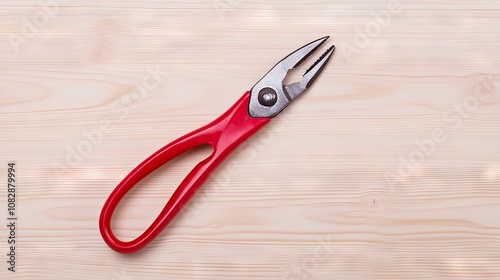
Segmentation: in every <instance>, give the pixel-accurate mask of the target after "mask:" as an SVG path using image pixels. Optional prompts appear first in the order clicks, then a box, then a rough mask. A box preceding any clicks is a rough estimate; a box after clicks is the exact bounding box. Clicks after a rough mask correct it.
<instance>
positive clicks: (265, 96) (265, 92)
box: [259, 87, 278, 107]
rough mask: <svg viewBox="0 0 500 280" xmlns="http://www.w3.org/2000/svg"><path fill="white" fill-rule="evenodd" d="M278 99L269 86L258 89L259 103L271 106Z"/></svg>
mask: <svg viewBox="0 0 500 280" xmlns="http://www.w3.org/2000/svg"><path fill="white" fill-rule="evenodd" d="M277 101H278V94H277V93H276V91H275V90H274V89H272V88H270V87H265V88H263V89H261V90H260V91H259V103H260V104H261V105H262V106H266V107H271V106H273V105H274V104H276V102H277Z"/></svg>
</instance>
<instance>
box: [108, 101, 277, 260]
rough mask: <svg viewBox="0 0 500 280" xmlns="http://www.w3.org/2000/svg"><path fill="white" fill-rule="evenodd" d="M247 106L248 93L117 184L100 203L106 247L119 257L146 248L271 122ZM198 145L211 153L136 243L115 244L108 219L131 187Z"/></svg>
mask: <svg viewBox="0 0 500 280" xmlns="http://www.w3.org/2000/svg"><path fill="white" fill-rule="evenodd" d="M249 102H250V92H246V93H245V94H244V95H243V96H242V97H241V98H240V99H239V100H238V101H237V102H236V103H235V104H234V105H233V106H232V107H231V108H230V109H229V110H227V111H226V112H225V113H224V114H223V115H221V116H220V117H218V118H217V119H215V120H214V121H212V122H211V123H209V124H208V125H205V126H204V127H201V128H199V129H197V130H195V131H193V132H191V133H188V134H186V135H184V136H182V137H180V138H178V139H176V140H174V141H173V142H171V143H170V144H168V145H166V146H165V147H163V148H161V149H160V150H158V151H157V152H156V153H154V154H152V155H151V156H150V157H148V158H147V159H146V160H144V161H143V162H142V163H140V164H139V165H138V166H137V167H136V168H135V169H134V170H132V171H131V172H130V173H129V174H128V175H127V176H126V177H125V178H124V179H123V180H122V181H121V182H120V184H118V186H117V187H116V188H115V189H114V190H113V192H112V193H111V194H110V196H109V197H108V199H107V201H106V202H105V203H104V206H103V209H102V212H101V216H100V219H99V229H100V231H101V235H102V238H103V239H104V241H105V242H106V243H107V244H108V246H109V247H111V248H112V249H113V250H115V251H117V252H120V253H134V252H137V251H139V250H141V249H142V248H144V247H145V246H146V245H148V244H149V243H150V242H151V241H153V239H154V238H156V237H157V236H158V235H159V234H160V233H161V231H163V229H164V228H165V227H166V226H167V225H168V224H169V223H170V222H171V221H172V220H173V219H174V217H175V216H176V215H177V214H178V213H179V211H180V210H181V209H182V207H183V206H184V205H185V204H186V203H187V202H188V201H189V199H191V197H193V195H194V194H195V193H196V191H197V190H198V189H199V188H200V187H201V185H202V184H203V182H205V180H206V179H207V178H208V177H209V176H210V174H211V173H212V172H213V171H214V170H215V168H217V166H218V165H219V164H220V163H221V162H222V161H223V160H224V159H225V158H226V157H227V156H228V155H229V154H230V153H231V152H232V151H233V150H234V149H235V148H236V147H237V146H238V145H239V144H241V143H242V142H243V141H245V140H246V139H247V138H248V137H250V136H251V135H252V134H254V133H255V132H256V131H257V130H259V129H260V128H261V127H262V126H264V125H265V124H267V123H268V122H269V121H270V120H271V119H270V118H252V117H250V116H249V115H248V104H249ZM202 144H210V145H212V146H213V147H214V151H213V152H212V154H211V155H210V156H209V157H208V158H206V159H204V160H203V161H201V162H200V163H198V164H197V165H196V166H195V167H194V168H193V170H191V172H190V173H189V174H188V175H187V176H186V178H185V179H184V180H183V181H182V182H181V184H180V185H179V187H178V188H177V189H176V190H175V192H174V193H173V195H172V197H171V198H170V199H169V201H168V202H167V204H166V205H165V207H164V208H163V210H162V211H161V212H160V214H159V215H158V217H157V218H156V219H155V220H154V221H153V223H152V224H151V225H150V226H149V227H148V228H147V229H146V231H145V232H144V233H142V234H141V235H140V236H139V237H137V238H136V239H134V240H132V241H127V242H124V241H121V240H119V239H118V238H117V237H116V236H115V235H114V234H113V232H112V230H111V218H112V215H113V212H114V210H115V208H116V206H117V205H118V203H119V202H120V200H121V199H122V198H123V197H124V196H125V194H126V193H127V192H128V191H129V190H130V189H131V188H132V187H133V186H134V185H135V184H137V183H138V182H139V181H141V180H142V179H143V178H144V177H146V176H148V175H149V174H150V173H151V172H153V171H154V170H156V169H157V168H159V167H160V166H162V165H163V164H165V163H167V162H168V161H170V160H172V159H173V158H175V157H177V156H179V155H180V154H182V153H184V152H185V151H187V150H189V149H192V148H194V147H197V146H199V145H202Z"/></svg>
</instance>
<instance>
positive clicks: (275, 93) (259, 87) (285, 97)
mask: <svg viewBox="0 0 500 280" xmlns="http://www.w3.org/2000/svg"><path fill="white" fill-rule="evenodd" d="M329 37H330V36H325V37H322V38H319V39H317V40H315V41H312V42H311V43H309V44H307V45H305V46H303V47H301V48H299V49H298V50H296V51H294V52H292V53H291V54H289V55H288V56H286V57H285V58H283V59H282V60H281V61H280V62H278V63H277V64H276V65H275V66H274V67H273V68H272V69H271V70H269V72H267V74H266V75H265V76H264V77H262V79H260V81H258V82H257V84H255V85H254V86H253V88H252V89H251V90H250V104H249V108H248V111H249V114H250V116H252V117H255V118H259V117H260V118H263V117H266V118H271V117H274V116H276V115H277V114H279V113H280V112H281V111H283V109H285V107H286V106H288V104H290V103H291V102H292V101H293V100H295V99H296V98H297V97H298V96H299V95H301V94H302V93H304V92H305V91H306V89H308V88H309V87H310V86H311V85H312V84H313V83H314V81H315V80H316V78H317V77H318V76H319V74H320V73H321V71H322V70H323V68H324V67H325V65H326V63H327V62H328V60H329V59H330V57H331V56H332V54H333V51H334V50H335V46H331V47H330V48H328V50H326V52H325V53H323V54H322V55H321V57H320V58H319V59H318V60H317V61H316V62H315V63H314V64H313V65H312V66H311V67H310V68H309V69H308V70H307V71H306V72H305V73H304V75H303V77H302V80H301V81H300V82H296V83H293V84H290V85H284V84H283V81H284V80H285V77H286V75H287V73H288V71H289V70H291V69H293V68H295V67H297V66H299V65H300V64H301V63H302V62H303V61H304V60H306V59H307V58H308V57H309V56H310V55H311V54H312V53H314V52H315V51H316V50H317V49H318V48H319V47H320V46H321V45H322V44H323V43H324V42H325V41H326V40H327V39H328V38H329Z"/></svg>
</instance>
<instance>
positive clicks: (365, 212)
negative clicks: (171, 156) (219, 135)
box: [0, 0, 500, 280]
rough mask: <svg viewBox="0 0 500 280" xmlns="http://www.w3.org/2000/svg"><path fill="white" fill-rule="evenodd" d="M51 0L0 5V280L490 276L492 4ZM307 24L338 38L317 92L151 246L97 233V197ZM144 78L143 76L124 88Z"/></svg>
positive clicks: (499, 244)
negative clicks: (9, 221) (116, 247)
mask: <svg viewBox="0 0 500 280" xmlns="http://www.w3.org/2000/svg"><path fill="white" fill-rule="evenodd" d="M63 2H64V3H63ZM53 3H55V2H53ZM61 3H62V4H58V5H56V7H54V6H52V7H47V5H46V4H43V3H42V4H39V2H38V1H22V2H19V1H2V3H1V4H0V6H1V8H0V9H1V11H2V13H1V14H0V35H1V37H2V38H4V39H3V40H0V80H1V82H0V94H1V97H2V98H1V100H0V126H1V131H2V136H1V138H0V147H1V154H2V166H6V164H7V162H8V161H12V160H14V161H16V162H17V169H18V170H17V175H18V187H17V188H18V211H17V215H18V218H19V220H18V232H17V235H18V239H17V241H18V247H17V248H18V249H17V250H18V251H17V256H18V263H17V272H16V273H11V272H9V271H7V264H6V262H4V261H2V263H3V264H2V267H1V268H0V278H1V279H120V280H130V279H325V280H330V279H500V218H499V215H498V213H499V212H500V141H499V140H500V130H499V126H498V125H499V123H500V113H499V112H500V97H499V94H500V91H499V90H498V89H497V88H496V86H497V85H498V82H499V80H500V71H499V69H500V48H499V45H500V33H499V32H498V26H499V25H500V2H498V1H487V0H481V1H473V2H464V1H444V0H443V1H417V0H414V1H402V0H401V1H400V2H391V1H356V2H352V1H334V2H332V1H323V0H318V1H307V2H306V1H250V0H241V1H225V0H215V2H212V1H206V2H205V1H153V0H149V1H107V2H105V3H104V2H101V1H76V0H75V1H61ZM390 5H393V6H390ZM48 6H50V5H48ZM44 7H45V8H44ZM390 7H397V8H396V9H395V10H394V9H393V10H391V9H390ZM46 8H47V9H49V10H46ZM43 13H45V14H46V16H45V17H46V22H44V17H43ZM47 13H50V15H49V16H47ZM378 15H380V16H378ZM384 15H386V16H385V17H384ZM387 15H389V16H387ZM33 17H35V20H39V21H40V22H39V24H38V27H37V28H36V29H37V30H36V31H33V30H31V29H30V28H29V25H30V22H31V24H33V20H34V19H33ZM37 17H38V19H36V18H37ZM378 17H381V19H380V18H378ZM381 20H382V21H381ZM383 20H385V21H383ZM26 21H27V22H28V23H27V22H26ZM377 26H378V29H377ZM370 28H371V29H370ZM366 30H367V31H366ZM324 35H331V36H332V38H331V39H330V40H329V41H331V43H333V44H335V45H336V46H337V50H336V54H335V55H334V57H333V59H332V60H331V62H330V64H329V65H328V67H327V68H326V70H325V71H324V73H323V74H322V75H321V77H320V79H319V80H318V81H317V84H315V86H314V87H312V88H311V90H310V91H309V92H308V93H307V94H306V95H304V96H303V97H301V99H300V101H298V102H297V103H296V104H293V105H292V106H290V107H289V108H287V110H286V111H285V112H284V113H283V114H281V115H280V116H278V117H277V118H275V119H274V120H273V122H272V123H271V124H270V125H269V126H267V127H266V128H264V129H263V130H262V131H261V132H259V133H258V135H255V136H254V137H253V138H251V139H250V140H249V141H248V142H247V143H245V144H244V145H243V146H242V147H241V148H239V149H238V150H237V151H236V152H235V153H234V154H233V155H232V156H231V157H230V158H229V159H228V160H227V161H226V162H225V163H224V164H223V165H222V166H221V167H220V168H219V169H218V170H217V171H216V172H215V173H214V174H213V176H212V177H211V178H210V180H209V181H208V182H207V183H206V184H205V185H204V187H203V189H202V191H201V192H200V193H199V194H198V195H197V196H196V197H195V198H194V200H193V201H192V202H191V203H190V205H189V207H187V208H186V209H185V210H184V212H183V214H182V215H181V217H179V218H178V219H176V220H175V221H174V222H173V223H172V224H171V225H170V226H169V227H168V228H167V229H166V230H165V231H164V232H163V234H162V235H161V236H160V237H159V238H158V239H157V240H156V241H155V242H153V243H152V244H151V245H150V246H149V247H147V248H146V249H145V250H143V251H141V252H139V253H137V254H133V255H120V254H117V253H115V252H113V251H112V250H110V249H109V248H108V247H107V246H106V245H105V244H104V242H103V241H102V239H101V236H100V234H99V231H98V217H99V213H100V210H101V207H102V205H103V203H104V201H105V199H106V198H107V196H108V195H109V193H110V192H111V190H112V189H113V188H114V187H115V186H116V184H117V183H118V182H119V181H120V180H121V179H122V178H123V177H124V176H125V175H126V174H127V173H128V172H129V171H130V170H131V169H132V168H133V167H134V166H135V165H137V164H138V163H139V162H140V161H141V160H142V159H144V158H145V157H146V156H148V155H149V154H151V153H152V152H154V151H156V150H157V149H158V148H160V147H161V146H163V145H165V144H166V143H168V142H169V141H171V140H173V139H175V138H176V137H178V136H180V135H182V134H184V133H186V132H189V131H191V130H192V129H195V128H198V127H199V126H201V125H204V124H206V123H207V122H208V121H210V120H212V119H213V118H215V117H217V116H218V115H219V114H221V113H222V112H224V111H225V110H226V109H227V108H228V107H229V106H230V105H232V103H233V102H235V101H236V100H237V98H238V97H240V96H241V94H243V93H244V92H245V91H246V90H248V89H249V88H250V87H251V86H252V85H253V84H254V83H255V82H256V81H257V80H258V79H259V78H260V77H261V76H262V75H263V74H264V73H266V71H267V70H268V69H269V68H270V67H271V66H272V65H274V63H275V62H277V61H278V60H279V59H281V58H282V57H283V56H284V55H286V54H288V53H289V52H290V51H292V50H293V49H295V48H297V47H299V46H301V45H302V44H304V43H307V42H309V41H311V40H313V39H316V38H318V37H321V36H324ZM16 36H17V37H16ZM363 38H364V39H363ZM309 63H311V62H309ZM307 66H308V65H307V64H305V65H302V66H301V67H302V68H301V69H299V71H294V72H293V73H291V75H292V77H291V80H293V79H298V78H299V77H300V74H301V71H304V70H305V69H306V67H307ZM148 69H150V70H149V71H153V70H154V71H157V70H156V69H159V73H158V74H157V78H158V80H159V83H158V85H157V86H156V87H155V88H154V89H152V90H149V91H146V93H145V94H143V95H134V93H135V92H137V90H140V88H141V85H142V83H143V79H144V77H145V76H147V75H150V74H148V73H149V72H148ZM151 69H153V70H151ZM478 94H479V95H478ZM481 94H483V95H482V96H483V97H484V98H483V99H482V100H480V101H479V102H475V101H474V100H476V101H477V100H479V99H478V96H481ZM138 96H142V97H138ZM460 108H461V109H460ZM467 108H468V109H467ZM460 110H461V112H460ZM103 124H104V125H110V128H109V129H104V130H102V129H101V128H102V125H103ZM435 131H438V133H440V136H439V137H437V138H436V137H434V134H435ZM438 138H439V139H441V140H439V141H436V140H435V139H438ZM90 139H94V142H95V143H92V141H91V140H90ZM422 147H423V148H422ZM422 150H424V151H422ZM78 151H80V152H78ZM425 151H427V153H424V152H425ZM209 153H210V149H209V148H206V147H205V148H202V149H199V150H196V151H194V152H190V153H188V154H186V155H184V156H183V157H182V158H180V159H178V160H176V161H175V162H173V163H172V164H169V165H166V166H165V167H162V169H161V170H158V171H157V172H155V175H154V176H152V177H150V178H148V179H147V180H146V181H145V182H141V185H140V186H138V188H137V189H135V190H134V191H133V192H132V193H131V194H130V195H129V196H128V197H127V199H126V200H125V201H124V202H123V203H122V205H121V206H120V208H119V211H118V213H117V215H116V219H115V225H114V227H115V230H116V232H117V234H118V235H119V236H120V237H121V238H123V239H132V238H134V237H135V236H138V235H139V234H140V233H141V232H142V231H143V230H144V229H145V228H146V227H147V226H148V225H149V223H150V222H151V221H152V220H153V219H154V218H155V216H156V213H158V212H159V211H160V209H161V208H162V207H163V205H164V204H165V202H166V200H167V199H168V197H169V195H170V194H171V193H172V191H173V190H174V189H175V187H176V186H177V184H178V183H179V182H180V181H181V180H182V178H183V177H184V176H185V174H186V173H187V172H188V171H189V170H190V169H191V168H192V166H194V164H195V163H196V162H197V161H199V160H200V159H202V158H203V157H204V156H207V155H208V154H209ZM412 158H413V162H411V161H412ZM406 161H408V162H410V164H412V166H413V167H410V168H408V164H407V163H405V162H406ZM6 169H7V168H6V167H5V168H4V170H1V171H0V174H1V175H0V178H1V180H3V181H5V180H6V179H5V178H6V173H7V170H6ZM400 171H401V173H399V172H400ZM398 174H400V175H398ZM6 197H7V196H6V191H5V190H4V191H2V194H1V195H0V201H1V205H2V206H1V208H2V210H1V211H0V213H1V215H0V218H1V219H3V220H4V221H5V220H6V218H7V215H6ZM0 235H1V236H2V238H1V241H0V244H1V245H0V253H1V254H2V255H3V256H4V257H3V258H2V259H5V254H6V253H7V242H6V237H7V235H8V233H7V228H6V227H2V228H1V232H0Z"/></svg>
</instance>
